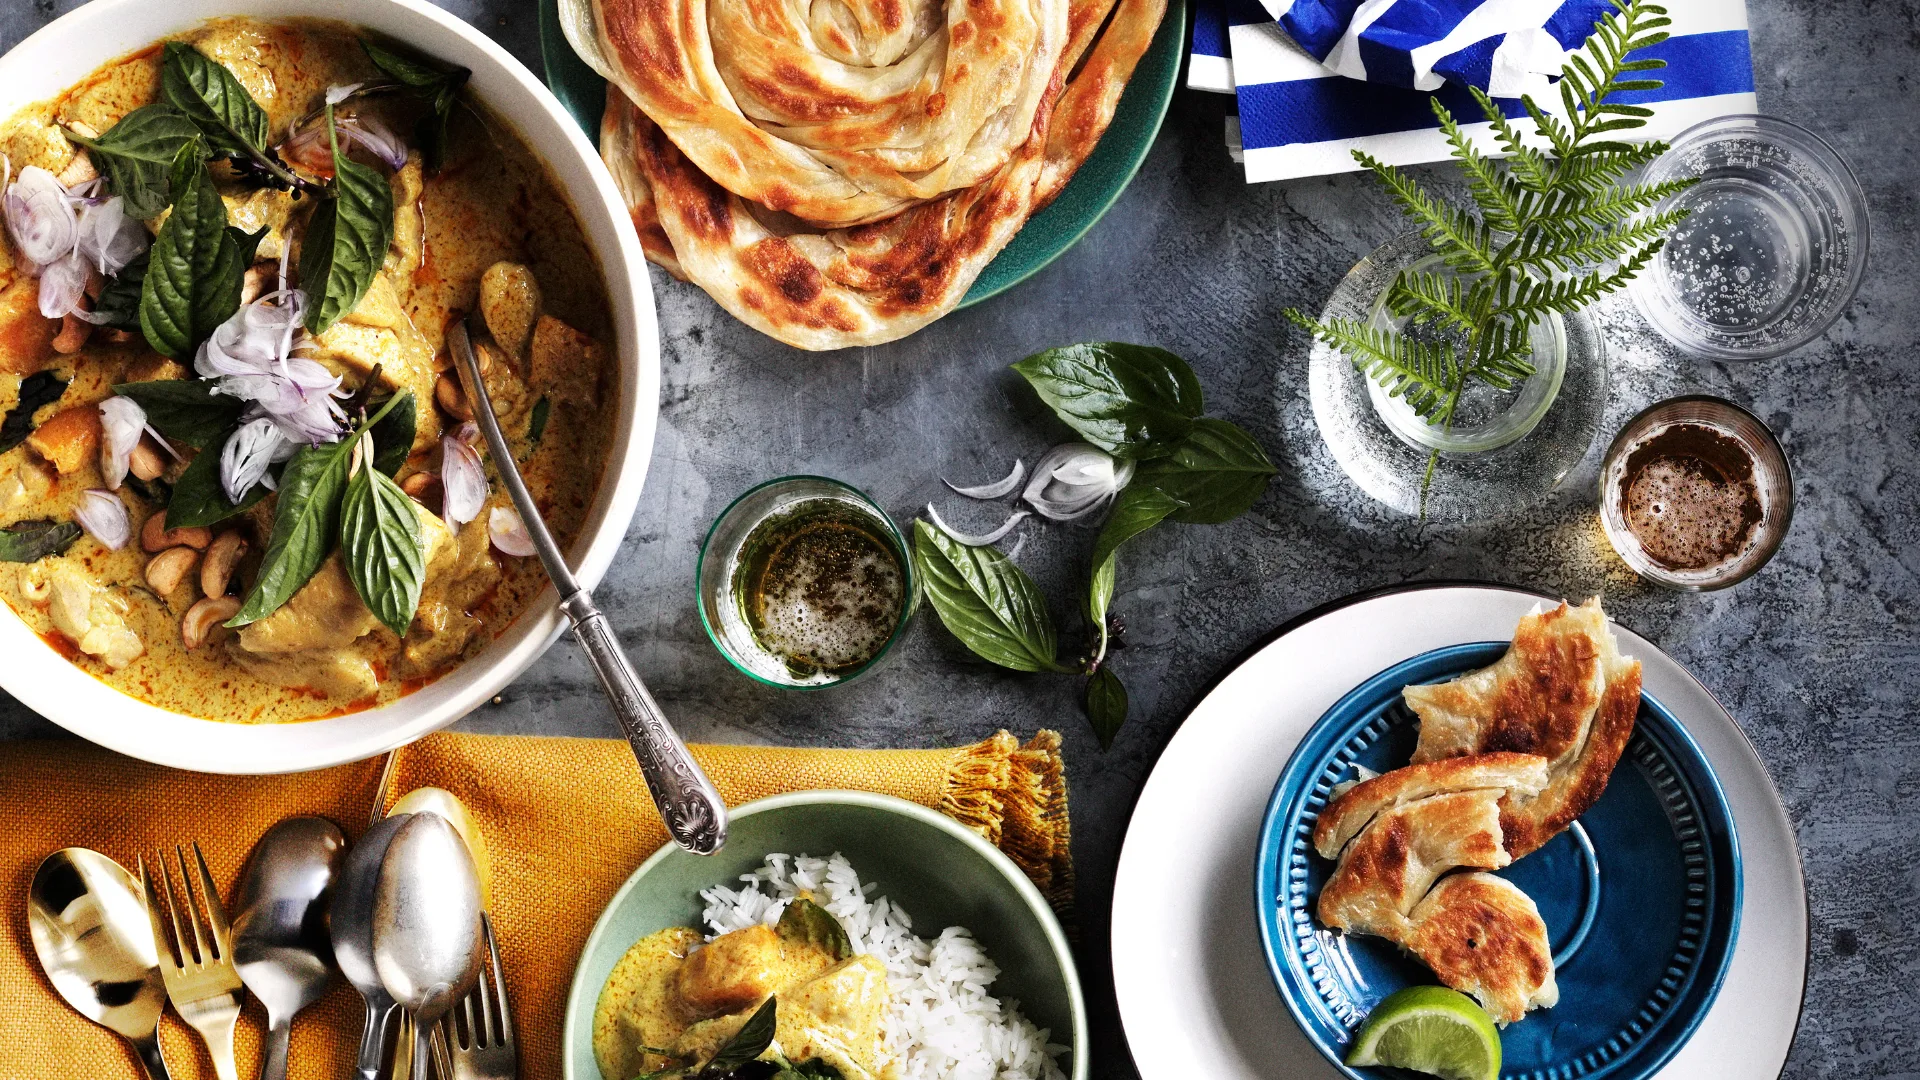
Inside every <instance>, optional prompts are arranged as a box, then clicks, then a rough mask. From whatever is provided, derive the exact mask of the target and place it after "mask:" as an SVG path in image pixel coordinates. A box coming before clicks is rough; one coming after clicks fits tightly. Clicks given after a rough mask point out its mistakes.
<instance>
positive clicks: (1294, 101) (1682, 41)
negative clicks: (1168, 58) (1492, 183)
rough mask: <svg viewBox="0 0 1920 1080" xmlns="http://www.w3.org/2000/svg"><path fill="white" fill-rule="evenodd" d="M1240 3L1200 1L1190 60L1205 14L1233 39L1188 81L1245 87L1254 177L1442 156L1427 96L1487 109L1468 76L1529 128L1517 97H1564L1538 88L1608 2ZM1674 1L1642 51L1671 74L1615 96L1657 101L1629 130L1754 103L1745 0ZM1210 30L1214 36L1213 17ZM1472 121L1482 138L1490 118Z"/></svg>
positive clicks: (1244, 140) (1653, 132) (1669, 129)
mask: <svg viewBox="0 0 1920 1080" xmlns="http://www.w3.org/2000/svg"><path fill="white" fill-rule="evenodd" d="M1234 2H1238V3H1244V2H1245V0H1195V5H1196V6H1195V15H1194V25H1195V53H1194V55H1195V56H1196V58H1197V57H1198V56H1199V55H1200V43H1201V41H1202V31H1201V25H1202V23H1203V21H1204V22H1207V23H1208V25H1209V27H1211V26H1213V25H1215V23H1214V22H1213V20H1215V19H1216V18H1217V20H1218V24H1224V25H1225V27H1226V39H1227V42H1226V50H1225V55H1224V56H1221V57H1220V58H1219V60H1220V62H1218V63H1216V62H1214V61H1208V62H1206V63H1205V64H1190V68H1189V78H1188V82H1189V85H1195V75H1194V74H1193V68H1194V67H1196V66H1198V67H1201V68H1203V69H1208V70H1211V71H1214V72H1216V73H1217V72H1219V71H1221V70H1222V69H1224V72H1225V74H1226V75H1227V77H1228V78H1229V79H1230V81H1231V85H1232V88H1233V92H1234V93H1235V95H1236V96H1237V97H1238V99H1239V101H1238V106H1239V117H1238V121H1237V124H1236V123H1235V122H1231V121H1230V122H1229V124H1228V131H1227V136H1228V141H1229V142H1230V143H1231V142H1232V141H1233V137H1234V136H1235V135H1238V137H1239V140H1238V141H1239V142H1240V143H1241V145H1242V146H1243V147H1244V162H1245V165H1246V171H1247V181H1248V182H1249V183H1255V182H1259V181H1264V180H1288V179H1294V178H1297V177H1303V176H1320V175H1325V174H1328V173H1338V172H1349V171H1352V170H1354V169H1357V168H1359V166H1358V164H1357V163H1355V162H1354V160H1353V155H1352V151H1353V150H1355V149H1360V150H1365V151H1366V152H1368V153H1370V154H1372V155H1373V156H1375V157H1377V158H1379V159H1381V160H1382V161H1385V162H1388V163H1389V164H1395V165H1409V164H1417V163H1420V162H1428V161H1439V160H1442V159H1444V158H1446V157H1447V145H1446V141H1445V138H1444V137H1443V136H1442V135H1441V134H1440V131H1439V126H1438V124H1437V123H1436V122H1435V121H1434V118H1433V113H1432V109H1431V106H1430V105H1429V99H1430V98H1431V97H1432V96H1434V95H1436V94H1437V95H1438V96H1439V98H1440V100H1441V101H1442V102H1443V103H1445V104H1446V105H1447V106H1448V108H1450V109H1452V110H1453V113H1454V115H1455V116H1457V117H1459V118H1461V119H1462V120H1463V121H1464V120H1467V119H1468V118H1471V117H1476V116H1479V115H1480V112H1479V108H1478V106H1476V105H1475V104H1474V102H1473V99H1472V97H1471V95H1469V94H1468V92H1467V90H1466V89H1465V87H1466V85H1469V84H1471V85H1476V86H1480V87H1481V88H1483V89H1490V92H1491V93H1492V94H1493V95H1494V97H1495V98H1496V100H1498V101H1499V103H1500V104H1501V106H1502V108H1503V111H1504V112H1505V113H1506V114H1507V115H1508V116H1509V117H1515V118H1518V125H1519V126H1520V127H1521V128H1522V130H1530V129H1531V124H1530V122H1529V121H1527V119H1526V114H1525V110H1523V109H1522V108H1521V105H1520V101H1519V95H1520V94H1522V93H1532V94H1534V95H1535V98H1536V100H1539V101H1541V102H1542V104H1543V105H1547V104H1549V103H1550V102H1551V103H1557V101H1558V98H1557V95H1554V96H1552V97H1551V98H1548V97H1543V96H1542V93H1543V91H1545V90H1546V89H1547V88H1548V85H1549V84H1548V80H1547V75H1548V74H1552V73H1557V72H1558V71H1559V69H1560V64H1561V60H1562V58H1563V56H1564V54H1565V52H1566V51H1567V50H1568V49H1569V48H1577V47H1578V46H1579V44H1580V43H1581V42H1582V41H1583V40H1584V39H1585V37H1586V34H1587V32H1588V31H1589V30H1590V29H1591V27H1592V23H1593V22H1594V21H1595V19H1596V18H1597V17H1598V13H1600V12H1603V11H1605V10H1610V9H1609V8H1608V7H1607V6H1606V5H1605V4H1604V0H1601V2H1596V0H1261V2H1262V3H1264V4H1265V5H1266V8H1267V10H1266V12H1264V14H1265V15H1267V16H1268V17H1267V18H1264V19H1245V21H1240V19H1244V18H1245V16H1244V15H1242V16H1240V17H1239V18H1236V17H1234V16H1233V15H1230V14H1229V11H1230V8H1229V4H1230V3H1234ZM1669 11H1670V17H1671V18H1672V20H1673V25H1672V26H1671V27H1669V28H1668V32H1669V33H1670V34H1671V35H1672V37H1670V38H1669V39H1668V40H1667V41H1666V42H1664V43H1662V44H1660V45H1658V46H1656V47H1654V48H1653V49H1649V50H1647V51H1646V53H1645V55H1648V56H1657V57H1660V58H1661V59H1664V60H1666V61H1667V67H1666V68H1664V69H1662V70H1660V71H1658V72H1654V73H1653V74H1652V77H1654V78H1658V79H1661V80H1663V81H1664V82H1665V85H1664V86H1663V87H1661V88H1660V89H1659V90H1654V91H1642V92H1635V93H1630V94H1622V95H1618V96H1617V98H1616V100H1619V101H1622V102H1629V103H1635V104H1641V105H1647V106H1649V107H1651V108H1652V109H1653V110H1654V115H1653V117H1652V118H1651V119H1649V121H1648V123H1647V126H1646V127H1645V128H1642V129H1640V130H1639V131H1636V132H1634V136H1635V137H1637V138H1649V139H1654V138H1667V137H1670V136H1672V135H1675V134H1677V133H1679V132H1680V131H1682V130H1684V129H1686V128H1688V127H1690V126H1692V125H1693V124H1695V123H1698V122H1700V121H1702V120H1706V119H1711V118H1712V117H1715V116H1724V115H1727V114H1729V113H1746V112H1754V111H1756V109H1757V105H1756V102H1755V99H1754V93H1753V58H1752V55H1751V53H1750V52H1749V49H1748V42H1747V12H1746V4H1745V2H1744V0H1678V2H1674V3H1672V4H1670V5H1669ZM1296 35H1297V37H1298V39H1299V41H1296ZM1207 41H1208V44H1209V47H1210V48H1217V45H1216V44H1214V37H1213V32H1212V30H1211V29H1210V30H1209V31H1208V36H1207ZM1300 42H1304V43H1305V44H1306V47H1304V48H1303V47H1302V44H1301V43H1300ZM1309 49H1312V50H1314V51H1309ZM1210 55H1211V54H1210ZM1363 79H1364V80H1365V81H1362V80H1363ZM1196 88H1198V87H1197V86H1196ZM1209 88H1211V87H1209ZM1464 126H1465V127H1466V130H1467V131H1468V133H1469V134H1471V135H1475V136H1480V135H1483V134H1484V133H1485V132H1486V129H1487V127H1488V125H1487V124H1486V123H1485V122H1479V123H1470V124H1465V125H1464ZM1236 128H1237V130H1236Z"/></svg>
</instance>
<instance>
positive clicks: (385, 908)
mask: <svg viewBox="0 0 1920 1080" xmlns="http://www.w3.org/2000/svg"><path fill="white" fill-rule="evenodd" d="M481 948H482V946H481V937H480V876H479V874H478V873H476V872H475V871H474V868H473V856H472V855H471V854H469V853H468V851H467V845H466V842H465V841H463V840H461V839H460V834H459V833H458V832H455V831H454V828H453V826H452V825H451V824H448V822H447V819H446V818H443V817H441V816H440V815H438V814H413V815H411V816H409V817H408V818H407V819H406V822H405V823H404V824H402V825H401V826H400V830H399V831H398V832H396V833H394V836H393V841H392V842H391V843H389V844H388V845H387V855H386V858H385V859H383V860H382V861H381V865H380V884H379V887H378V888H377V889H376V890H375V892H374V905H373V966H374V970H376V971H378V972H379V973H380V982H381V984H382V985H384V986H385V987H386V988H387V993H389V994H392V995H393V999H394V1000H395V1001H397V1002H399V1003H400V1004H401V1006H402V1007H403V1008H405V1009H406V1010H407V1012H408V1013H409V1014H410V1015H411V1017H412V1019H413V1031H414V1044H413V1076H414V1080H427V1059H428V1056H429V1054H430V1053H431V1049H430V1047H431V1035H432V1032H433V1029H434V1026H435V1025H436V1024H438V1023H439V1022H440V1019H441V1017H443V1016H445V1015H446V1014H447V1012H448V1010H450V1009H452V1008H453V1003H454V1002H456V1001H458V1000H460V999H461V998H462V997H464V996H466V993H467V991H469V990H471V989H473V981H474V979H475V977H477V976H478V975H479V974H480V951H481Z"/></svg>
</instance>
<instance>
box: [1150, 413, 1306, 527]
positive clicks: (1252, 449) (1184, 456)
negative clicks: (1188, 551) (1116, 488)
mask: <svg viewBox="0 0 1920 1080" xmlns="http://www.w3.org/2000/svg"><path fill="white" fill-rule="evenodd" d="M1274 472H1275V470H1274V467H1273V462H1272V461H1269V460H1268V459H1267V455H1266V452H1265V451H1263V450H1261V449H1260V444H1259V443H1257V442H1254V441H1253V436H1251V435H1248V434H1247V433H1246V432H1245V431H1242V430H1241V429H1240V428H1239V427H1237V426H1235V425H1233V424H1230V423H1228V422H1227V421H1225V420H1216V419H1212V418H1210V417H1209V418H1204V419H1200V420H1196V421H1194V423H1193V430H1192V431H1191V432H1188V434H1187V437H1186V438H1185V439H1182V440H1181V441H1180V443H1179V444H1178V445H1176V446H1175V447H1174V448H1173V452H1172V453H1171V454H1169V455H1167V456H1166V457H1164V458H1160V459H1158V460H1156V461H1149V462H1146V463H1144V464H1142V465H1141V466H1140V470H1139V472H1138V473H1137V474H1136V475H1135V476H1134V483H1135V485H1141V484H1145V485H1150V486H1152V487H1155V488H1158V489H1159V490H1161V491H1164V492H1166V493H1167V494H1168V495H1171V496H1173V497H1174V498H1175V499H1177V500H1179V501H1180V502H1181V503H1182V504H1183V505H1182V506H1181V508H1180V509H1179V511H1177V512H1176V513H1174V514H1173V515H1172V516H1173V520H1175V521H1184V522H1187V523H1188V524H1192V525H1218V524H1220V523H1222V522H1226V521H1232V520H1233V519H1234V518H1237V517H1239V516H1240V515H1241V514H1244V513H1246V512H1247V511H1248V510H1250V509H1252V508H1253V504H1254V503H1256V502H1258V501H1260V496H1261V495H1263V494H1265V493H1266V490H1267V484H1268V482H1269V481H1270V480H1271V479H1272V478H1273V474H1274Z"/></svg>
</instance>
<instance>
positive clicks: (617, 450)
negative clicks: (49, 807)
mask: <svg viewBox="0 0 1920 1080" xmlns="http://www.w3.org/2000/svg"><path fill="white" fill-rule="evenodd" d="M221 17H252V18H262V19H288V18H300V17H306V18H316V19H325V20H330V21H335V22H344V23H348V24H351V25H354V26H358V27H364V28H366V29H369V30H373V31H375V32H377V33H380V34H384V35H387V36H389V37H391V38H393V39H394V40H396V41H400V42H405V43H407V44H410V45H413V46H414V47H416V48H418V49H420V50H421V51H422V52H425V53H427V54H428V55H431V56H434V57H436V58H439V59H442V60H445V61H447V62H450V63H457V64H460V65H462V66H465V67H468V68H471V69H472V71H473V78H472V81H471V82H470V83H469V84H468V85H469V87H470V88H471V89H472V91H473V92H474V93H475V94H476V95H477V96H478V97H479V98H480V99H481V100H483V101H485V102H486V103H487V105H488V107H489V108H491V109H492V110H493V111H494V112H495V113H497V114H498V115H499V116H501V117H502V118H503V119H505V120H506V121H508V122H509V123H510V124H512V125H513V127H514V128H515V130H516V131H517V132H518V133H519V134H520V136H521V138H522V139H523V140H525V141H526V142H527V144H528V145H529V146H530V147H531V148H532V149H533V150H534V152H535V153H536V154H537V155H538V156H539V157H540V158H542V159H543V160H544V161H545V162H546V165H547V167H548V169H549V170H551V171H552V173H553V175H554V178H555V180H556V181H557V183H558V185H559V187H560V188H561V190H562V191H564V192H566V194H567V196H568V198H569V200H570V201H571V202H572V204H573V210H574V214H575V216H576V217H577V218H578V219H579V221H580V225H581V229H582V231H583V232H584V233H585V235H586V237H587V241H588V244H589V246H590V247H591V248H592V249H593V251H594V254H595V255H596V256H598V257H599V259H600V262H601V271H602V274H603V275H604V277H605V278H606V284H607V293H608V299H609V301H610V303H611V306H612V309H613V311H612V314H613V327H614V337H615V339H616V341H618V342H619V343H620V346H619V349H618V354H619V361H620V394H619V400H618V408H619V418H618V420H617V421H616V425H615V432H614V442H613V452H612V455H611V457H610V458H609V460H608V462H607V465H606V473H605V475H604V477H603V479H602V481H601V485H600V490H599V492H598V493H597V494H596V495H595V499H594V506H593V510H592V512H591V514H590V515H589V517H588V526H587V529H586V530H585V532H584V533H583V539H582V541H581V542H579V543H576V544H575V545H574V550H573V552H572V559H573V562H574V567H575V569H574V572H575V574H576V576H578V578H579V579H580V583H581V584H582V585H583V586H585V587H587V588H592V587H593V586H595V585H597V584H598V583H599V582H600V579H601V578H602V577H603V576H605V574H606V572H607V568H608V567H609V566H610V565H611V564H612V562H613V558H614V555H615V553H616V552H617V551H618V550H619V547H620V543H621V541H622V540H623V539H624V538H625V535H626V529H627V525H628V523H629V522H631V521H632V519H633V513H634V509H635V507H636V506H637V505H638V504H639V501H640V488H641V485H642V483H643V482H644V481H645V479H646V472H647V465H648V462H649V460H650V458H651V456H652V451H653V436H654V427H655V423H656V421H657V419H658V413H659V397H660V395H659V386H660V339H659V330H658V326H657V325H656V322H655V315H654V304H653V291H652V287H651V285H650V284H649V282H648V279H647V271H646V269H645V266H646V264H645V262H644V258H643V256H642V255H641V252H640V244H639V239H638V237H637V236H636V235H635V234H634V231H633V228H632V226H631V224H630V223H629V219H628V217H627V210H626V204H625V202H624V201H623V200H622V199H621V198H620V193H619V191H618V190H617V189H616V188H615V187H614V184H613V177H612V176H611V175H610V174H608V172H607V169H606V166H605V165H603V164H602V163H601V161H600V156H599V154H598V153H596V152H595V151H594V149H593V147H592V146H590V145H589V144H588V143H587V140H586V137H585V136H584V135H583V134H582V133H581V131H580V129H579V127H578V125H576V124H575V123H574V122H573V119H572V118H571V117H570V116H569V115H568V114H567V113H566V111H565V110H564V109H563V108H562V107H561V105H560V103H559V101H557V100H556V99H555V98H554V96H553V94H552V93H551V92H550V91H549V90H548V89H547V88H546V85H545V84H544V83H542V82H541V80H540V79H539V77H538V76H536V75H535V74H534V73H533V72H531V71H528V70H527V69H526V67H524V66H523V65H522V64H521V63H520V62H519V61H518V60H515V59H514V58H513V56H512V55H511V54H509V53H508V52H507V51H506V50H505V49H503V48H501V47H500V46H499V45H497V44H495V43H494V42H493V40H492V39H490V38H488V37H487V36H485V35H484V34H482V33H480V32H479V31H478V30H475V29H474V28H473V27H471V26H468V25H467V24H466V23H464V22H462V21H461V20H460V19H459V18H457V17H455V16H454V15H451V14H449V13H447V12H445V11H442V10H441V9H439V8H437V7H434V6H433V5H431V4H429V3H426V2H425V0H171V2H169V3H166V4H155V3H152V2H151V0H94V2H92V3H89V4H87V5H85V6H84V7H80V8H77V9H75V10H74V11H71V12H69V13H67V14H66V15H63V16H61V17H60V18H58V19H55V20H54V21H53V22H51V23H48V24H47V25H46V26H44V27H42V28H41V29H40V30H38V31H37V32H35V33H34V34H33V35H32V36H30V37H28V38H27V39H26V40H25V41H22V42H21V43H20V44H18V45H16V46H14V48H13V49H11V50H10V51H8V52H7V54H6V55H5V56H4V57H0V117H7V116H11V115H13V114H14V113H15V112H16V111H18V110H19V109H21V108H22V107H24V106H27V105H30V104H33V103H34V102H37V101H44V100H46V99H47V98H50V97H53V96H55V95H57V94H59V93H61V92H62V91H64V90H65V89H66V88H68V87H69V86H71V85H73V84H74V83H76V82H78V81H79V80H81V79H82V78H85V77H86V76H87V75H88V74H90V73H91V72H93V71H94V70H95V69H96V68H98V67H99V66H100V65H102V64H105V63H107V62H109V61H111V60H114V59H116V58H118V57H121V56H124V55H126V54H128V53H131V52H134V51H137V50H139V49H142V48H145V47H146V46H148V45H150V44H152V43H153V42H155V41H157V40H159V39H160V38H163V37H166V36H168V35H170V34H175V33H180V32H182V31H185V30H188V29H190V28H192V27H194V26H197V25H199V24H200V23H202V22H205V21H207V20H208V19H214V18H221ZM564 626H565V621H564V619H563V618H562V617H561V614H560V610H559V601H558V597H557V596H556V595H555V594H554V590H553V589H552V587H551V586H549V587H548V588H547V589H546V590H545V591H544V592H542V593H541V594H540V596H538V597H537V598H535V600H534V602H533V604H532V605H531V606H530V607H529V608H528V609H527V610H526V611H525V612H523V613H522V614H521V616H520V618H519V619H518V620H516V621H515V622H514V624H513V625H512V626H510V627H509V628H508V629H507V630H506V631H505V632H504V633H502V634H501V635H500V636H499V637H498V638H496V639H494V641H493V642H492V643H490V644H489V645H488V646H487V647H486V649H484V650H482V651H481V653H480V654H479V655H478V656H475V657H474V658H472V659H470V660H467V661H466V662H464V663H462V664H460V665H459V666H458V667H456V668H454V669H453V670H452V671H449V672H447V673H446V674H445V675H443V676H442V677H440V678H439V679H437V680H435V681H434V682H432V683H430V684H428V685H427V686H424V687H422V688H421V689H419V690H417V691H415V692H413V693H411V694H409V695H407V696H405V697H402V698H400V699H398V700H396V701H393V702H390V703H388V704H386V705H383V706H380V707H378V708H374V709H367V710H364V711H361V712H355V713H348V714H346V715H344V716H336V717H329V718H326V719H319V720H304V721H297V722H292V723H284V724H237V723H226V722H222V721H215V720H204V719H200V718H197V717H191V716H186V715H183V714H180V713H176V712H172V711H170V710H166V709H161V708H158V707H156V706H153V705H150V704H148V703H146V702H144V701H140V700H138V699H136V698H133V697H130V696H128V695H126V694H123V693H121V692H120V691H118V690H115V689H114V688H112V687H110V686H108V685H107V684H106V683H104V682H101V681H99V680H98V679H96V678H94V677H93V676H92V675H90V674H88V673H87V672H85V671H83V670H81V669H80V668H79V667H77V666H75V665H74V664H72V663H70V662H69V661H67V660H66V659H65V658H64V657H62V656H61V655H60V654H59V653H58V652H56V651H55V650H54V649H53V648H52V646H50V645H48V644H47V643H46V642H44V641H42V640H41V639H40V638H39V637H38V635H36V634H34V633H33V632H32V631H31V630H30V629H28V627H27V625H26V624H25V623H24V622H22V621H21V620H20V618H19V617H18V616H17V615H15V614H14V613H13V611H12V610H11V609H10V608H7V607H6V606H5V605H4V604H0V657H4V658H5V661H4V662H0V687H4V688H5V689H6V690H7V691H8V692H9V693H11V694H12V695H13V696H14V697H16V698H18V699H19V700H20V702H21V703H22V704H24V705H26V706H27V707H28V708H30V709H32V710H33V711H34V712H36V713H38V714H39V715H41V716H44V717H46V718H47V719H48V720H51V721H52V722H54V723H55V724H58V725H60V726H61V727H63V728H66V729H67V730H68V731H71V732H73V733H74V734H76V735H79V736H81V737H82V738H85V739H88V740H90V741H92V742H95V743H98V744H100V745H102V746H105V747H107V748H108V749H111V750H115V751H118V752H120V753H122V754H126V755H128V756H131V757H136V758H141V759H143V760H146V761H151V762H154V763H157V764H160V765H167V766H171V767H173V768H179V769H190V770H195V771H199V772H214V773H285V772H302V771H306V770H309V769H320V768H325V767H328V766H331V765H338V764H341V763H344V762H348V761H358V760H361V759H363V758H368V757H372V756H374V755H376V754H380V753H384V752H385V751H387V750H390V749H393V748H394V747H396V746H400V745H403V744H405V743H408V742H412V741H413V740H415V739H417V738H419V737H421V736H423V735H426V734H428V733H430V732H433V731H437V730H439V729H440V728H443V727H445V726H447V725H448V724H451V723H453V722H454V721H456V720H458V719H460V718H461V717H463V716H465V715H466V714H467V713H469V712H471V711H472V710H473V709H475V708H476V707H478V706H479V705H481V704H482V703H484V702H486V701H487V700H488V699H489V698H491V697H493V696H494V695H495V694H498V693H499V692H500V691H501V690H503V689H505V688H506V686H507V685H508V684H509V683H511V682H512V681H513V680H514V679H515V678H517V677H518V676H519V675H520V673H521V672H523V671H525V670H526V669H527V668H528V667H529V666H530V665H531V664H532V663H533V662H534V661H535V660H537V659H539V657H540V655H541V654H542V653H543V652H545V651H546V649H547V647H548V646H549V645H551V644H553V642H554V640H555V639H556V638H558V637H559V636H560V631H561V630H562V629H564Z"/></svg>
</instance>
